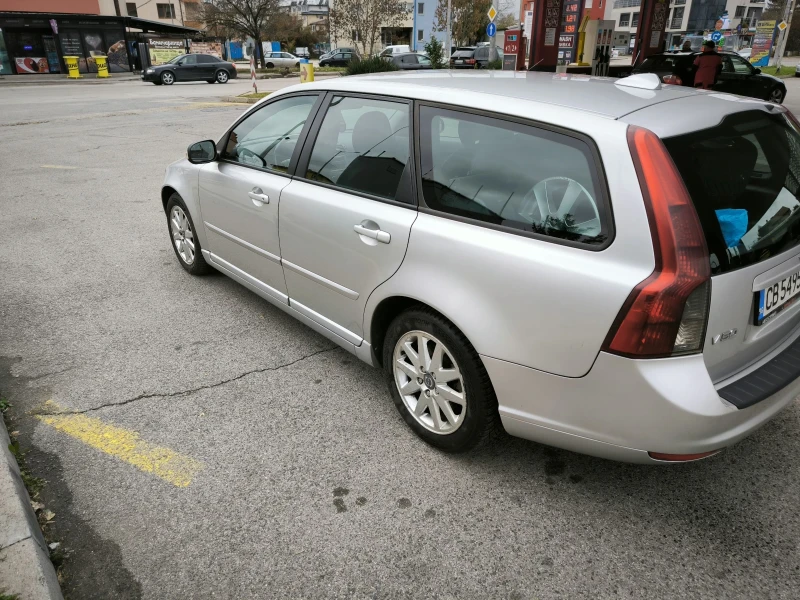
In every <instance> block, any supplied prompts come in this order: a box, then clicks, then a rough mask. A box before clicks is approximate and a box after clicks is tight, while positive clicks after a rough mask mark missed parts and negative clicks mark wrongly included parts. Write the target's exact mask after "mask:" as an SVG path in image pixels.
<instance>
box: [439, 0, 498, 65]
mask: <svg viewBox="0 0 800 600" xmlns="http://www.w3.org/2000/svg"><path fill="white" fill-rule="evenodd" d="M450 4H451V9H450V15H451V16H450V18H451V19H452V23H453V25H452V28H451V37H452V41H451V44H453V45H454V46H458V45H461V44H474V43H475V42H478V41H479V40H481V39H482V38H483V35H484V30H485V29H486V25H488V24H489V17H487V16H486V13H487V12H488V10H489V7H491V6H492V0H451V3H450ZM435 18H436V29H437V30H438V31H445V30H446V29H447V0H439V3H438V5H437V7H436V13H435ZM448 55H449V49H448Z"/></svg>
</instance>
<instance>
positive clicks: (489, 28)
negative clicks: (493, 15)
mask: <svg viewBox="0 0 800 600" xmlns="http://www.w3.org/2000/svg"><path fill="white" fill-rule="evenodd" d="M495 33H497V25H495V24H494V23H489V24H488V25H487V26H486V35H488V36H489V37H490V38H492V37H494V34H495Z"/></svg>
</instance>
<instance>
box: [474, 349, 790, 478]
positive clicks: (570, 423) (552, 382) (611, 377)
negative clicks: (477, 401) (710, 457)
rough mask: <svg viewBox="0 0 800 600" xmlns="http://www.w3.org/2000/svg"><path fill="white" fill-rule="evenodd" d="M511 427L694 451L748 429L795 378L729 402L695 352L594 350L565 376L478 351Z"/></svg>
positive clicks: (540, 435)
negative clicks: (742, 402)
mask: <svg viewBox="0 0 800 600" xmlns="http://www.w3.org/2000/svg"><path fill="white" fill-rule="evenodd" d="M481 358H482V360H483V363H484V365H485V366H486V370H487V371H488V373H489V377H490V378H491V380H492V384H493V385H494V388H495V392H496V393H497V399H498V403H499V409H500V417H501V419H502V422H503V426H504V427H505V429H506V431H508V433H510V434H511V435H515V436H518V437H522V438H526V439H529V440H533V441H537V442H541V443H544V444H549V445H552V446H558V447H561V448H566V449H568V450H573V451H575V452H580V453H583V454H591V455H594V456H600V457H603V458H609V459H612V460H621V461H626V462H637V463H660V462H661V461H657V460H654V459H652V458H650V456H649V455H648V452H662V453H666V454H698V453H702V452H709V451H712V450H718V449H720V448H724V447H726V446H730V445H731V444H735V443H736V442H738V441H739V440H741V439H743V438H744V437H746V436H748V435H749V434H750V433H752V432H753V431H754V430H756V429H757V428H759V427H761V426H762V425H763V424H764V423H766V422H767V421H769V420H770V419H771V418H772V417H774V416H775V415H776V414H777V413H778V412H779V411H780V410H782V409H783V408H785V407H786V406H787V405H788V404H790V403H791V402H792V401H794V399H795V398H797V397H798V395H800V379H797V380H795V381H794V382H792V383H791V384H789V385H787V386H786V387H785V388H783V389H782V390H780V391H779V392H777V393H775V394H773V395H772V396H770V397H769V398H766V399H765V400H763V401H761V402H759V403H758V404H755V405H753V406H750V407H748V408H744V409H741V410H740V409H737V408H736V407H735V406H733V405H732V404H730V403H728V402H726V401H725V400H723V399H722V398H720V396H719V394H718V393H717V390H716V388H715V387H714V385H713V383H712V382H711V379H710V377H709V375H708V371H707V369H706V367H705V363H704V362H703V357H702V355H699V354H698V355H693V356H686V357H678V358H668V359H660V360H631V359H627V358H622V357H619V356H614V355H611V354H606V353H602V352H601V353H600V354H599V355H598V357H597V361H596V362H595V364H594V366H593V367H592V369H591V371H589V373H588V374H587V375H585V376H584V377H578V378H569V377H561V376H558V375H552V374H550V373H545V372H543V371H537V370H535V369H531V368H528V367H523V366H521V365H517V364H513V363H509V362H505V361H501V360H497V359H494V358H489V357H486V356H482V357H481Z"/></svg>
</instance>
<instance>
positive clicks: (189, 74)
mask: <svg viewBox="0 0 800 600" xmlns="http://www.w3.org/2000/svg"><path fill="white" fill-rule="evenodd" d="M175 71H176V73H175V79H176V80H177V81H195V80H196V79H199V77H198V73H197V55H196V54H187V55H186V56H184V57H183V58H182V59H180V60H179V61H178V64H177V68H176V69H175Z"/></svg>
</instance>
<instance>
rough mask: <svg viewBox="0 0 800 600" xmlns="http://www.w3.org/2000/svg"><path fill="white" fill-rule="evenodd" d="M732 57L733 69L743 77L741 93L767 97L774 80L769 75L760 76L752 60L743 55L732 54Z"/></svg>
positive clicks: (755, 96) (754, 96)
mask: <svg viewBox="0 0 800 600" xmlns="http://www.w3.org/2000/svg"><path fill="white" fill-rule="evenodd" d="M730 59H731V65H732V66H733V71H734V72H735V73H736V74H737V75H739V76H740V77H741V80H740V86H741V87H740V89H741V91H740V92H739V93H740V94H741V95H742V96H750V97H752V98H766V97H767V94H768V91H769V88H770V87H771V85H772V81H770V80H769V78H767V77H759V75H758V74H757V73H756V69H755V67H754V66H753V65H751V64H750V61H747V60H745V59H744V58H742V57H741V56H736V55H731V56H730Z"/></svg>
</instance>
